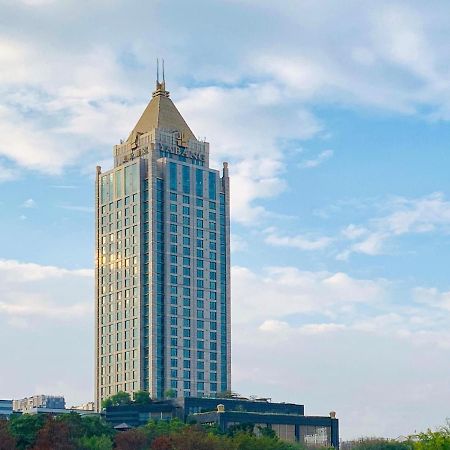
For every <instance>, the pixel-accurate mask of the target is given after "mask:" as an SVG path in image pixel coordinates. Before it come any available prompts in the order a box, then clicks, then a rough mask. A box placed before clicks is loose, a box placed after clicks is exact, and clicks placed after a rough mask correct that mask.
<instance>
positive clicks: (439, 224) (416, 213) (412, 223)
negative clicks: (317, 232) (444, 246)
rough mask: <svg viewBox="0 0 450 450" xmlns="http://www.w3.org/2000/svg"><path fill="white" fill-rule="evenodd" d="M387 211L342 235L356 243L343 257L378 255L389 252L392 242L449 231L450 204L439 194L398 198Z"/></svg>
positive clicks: (389, 204) (392, 201)
mask: <svg viewBox="0 0 450 450" xmlns="http://www.w3.org/2000/svg"><path fill="white" fill-rule="evenodd" d="M384 209H385V210H388V211H389V213H388V214H387V215H384V216H380V217H377V218H374V219H371V220H370V221H369V222H368V223H367V224H365V225H364V226H356V225H353V224H352V225H350V226H349V227H347V228H346V229H345V230H344V231H343V234H344V236H346V237H347V238H348V239H351V240H354V241H356V242H355V243H354V244H352V245H351V246H350V247H349V248H347V249H346V250H345V251H344V252H342V253H341V254H340V256H341V257H345V256H347V257H348V256H349V255H350V254H351V253H364V254H366V255H379V254H381V253H383V252H385V251H386V244H387V242H389V241H390V240H391V239H392V238H395V237H400V236H403V235H406V234H425V233H432V232H441V233H442V232H443V233H448V232H449V231H450V202H449V201H447V200H446V199H445V196H444V194H443V193H440V192H437V193H433V194H430V195H427V196H424V197H420V198H416V199H407V198H403V197H397V198H394V199H392V200H390V201H388V202H387V203H386V204H385V205H384Z"/></svg>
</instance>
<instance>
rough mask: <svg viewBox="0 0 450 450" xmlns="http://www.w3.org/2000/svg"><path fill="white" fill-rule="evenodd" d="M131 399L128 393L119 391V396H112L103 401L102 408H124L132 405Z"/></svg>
mask: <svg viewBox="0 0 450 450" xmlns="http://www.w3.org/2000/svg"><path fill="white" fill-rule="evenodd" d="M130 404H131V397H130V394H129V393H128V392H123V391H119V392H118V393H117V394H114V395H112V396H111V397H109V398H106V399H105V400H102V408H103V409H104V408H108V407H109V406H122V405H130Z"/></svg>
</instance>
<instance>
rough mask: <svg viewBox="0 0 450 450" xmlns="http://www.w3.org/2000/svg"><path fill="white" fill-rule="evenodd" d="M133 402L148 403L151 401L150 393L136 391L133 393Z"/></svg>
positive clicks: (138, 403)
mask: <svg viewBox="0 0 450 450" xmlns="http://www.w3.org/2000/svg"><path fill="white" fill-rule="evenodd" d="M133 402H134V403H136V404H137V405H148V404H149V403H150V402H151V398H150V393H149V392H147V391H136V392H135V393H134V394H133Z"/></svg>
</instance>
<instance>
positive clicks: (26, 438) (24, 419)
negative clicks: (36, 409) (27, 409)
mask: <svg viewBox="0 0 450 450" xmlns="http://www.w3.org/2000/svg"><path fill="white" fill-rule="evenodd" d="M44 423H45V416H43V415H40V414H35V415H34V414H33V415H32V414H22V415H15V414H14V415H12V416H11V418H10V421H9V429H10V432H11V434H12V436H13V437H14V438H15V439H16V442H17V444H16V446H17V448H18V449H19V450H23V449H26V448H30V447H31V446H32V445H33V444H34V443H35V441H36V436H37V433H38V431H39V430H40V429H41V428H42V427H43V426H44Z"/></svg>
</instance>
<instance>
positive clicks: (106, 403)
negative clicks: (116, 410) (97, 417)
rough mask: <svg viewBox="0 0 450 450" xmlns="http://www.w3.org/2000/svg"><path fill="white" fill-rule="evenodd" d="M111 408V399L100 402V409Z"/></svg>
mask: <svg viewBox="0 0 450 450" xmlns="http://www.w3.org/2000/svg"><path fill="white" fill-rule="evenodd" d="M111 406H113V402H112V400H111V397H108V398H105V399H104V400H102V409H106V408H110V407H111Z"/></svg>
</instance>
